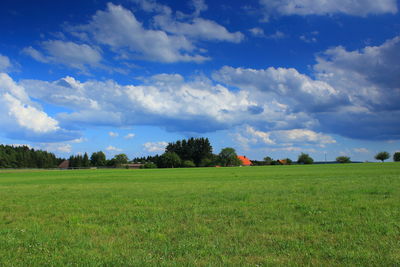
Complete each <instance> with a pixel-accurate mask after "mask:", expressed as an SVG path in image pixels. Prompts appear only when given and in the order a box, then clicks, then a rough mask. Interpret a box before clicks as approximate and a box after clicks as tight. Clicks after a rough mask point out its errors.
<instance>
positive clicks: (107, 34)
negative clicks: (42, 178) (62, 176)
mask: <svg viewBox="0 0 400 267" xmlns="http://www.w3.org/2000/svg"><path fill="white" fill-rule="evenodd" d="M398 9H399V2H398V1H396V0H380V1H370V0H357V1H354V0H336V1H318V0H282V1H281V0H254V1H219V0H215V1H207V0H191V1H161V0H159V1H155V0H154V1H151V0H118V1H102V0H96V1H95V0H93V1H89V0H88V1H49V0H40V1H22V0H5V1H2V8H1V9H0V25H1V28H0V130H1V134H0V143H3V144H27V145H29V146H31V147H34V148H38V149H46V150H48V151H51V152H54V153H56V154H57V155H59V156H62V157H68V156H69V155H71V154H76V153H82V152H89V153H92V152H94V151H99V150H102V151H104V152H106V154H107V156H108V157H112V156H113V155H115V154H118V153H126V154H127V155H128V156H129V157H130V158H133V157H136V156H144V155H153V154H156V153H162V152H163V150H164V147H165V145H166V144H167V143H168V142H172V141H176V140H178V139H183V138H188V137H192V136H193V137H208V138H209V139H210V140H211V142H212V144H213V146H214V152H215V153H218V152H219V151H220V149H221V148H223V147H227V146H229V147H234V148H235V149H236V150H237V152H238V154H243V155H246V156H248V157H250V158H252V159H262V158H264V157H265V156H271V157H273V158H284V157H290V158H292V159H297V156H298V155H299V154H300V153H301V152H306V153H309V154H310V155H311V156H313V157H314V159H316V160H324V158H325V155H326V156H327V159H328V160H334V159H335V158H336V157H337V156H339V155H347V156H350V157H351V158H352V159H353V160H361V161H365V160H368V161H373V160H374V159H373V156H374V155H375V154H376V152H379V151H382V150H386V151H389V152H390V153H393V152H395V151H398V150H400V123H399V119H398V118H400V104H399V103H400V64H399V62H400V15H399V10H398Z"/></svg>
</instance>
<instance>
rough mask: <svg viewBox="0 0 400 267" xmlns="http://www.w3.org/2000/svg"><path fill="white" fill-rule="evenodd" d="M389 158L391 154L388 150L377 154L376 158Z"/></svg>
mask: <svg viewBox="0 0 400 267" xmlns="http://www.w3.org/2000/svg"><path fill="white" fill-rule="evenodd" d="M388 158H390V154H389V153H388V152H386V151H382V152H379V153H378V154H376V155H375V159H377V160H381V161H382V162H384V161H385V160H387V159H388Z"/></svg>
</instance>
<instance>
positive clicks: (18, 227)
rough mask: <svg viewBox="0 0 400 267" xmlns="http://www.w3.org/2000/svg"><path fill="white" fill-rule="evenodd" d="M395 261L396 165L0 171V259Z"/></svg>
mask: <svg viewBox="0 0 400 267" xmlns="http://www.w3.org/2000/svg"><path fill="white" fill-rule="evenodd" d="M63 265H64V266H65V265H67V266H99V265H102V266H266V265H267V266H299V265H317V266H399V265H400V164H396V163H384V164H381V163H379V164H378V163H365V164H342V165H339V164H337V165H310V166H265V167H230V168H193V169H151V170H125V169H114V170H102V169H99V170H65V171H60V170H53V171H50V170H48V171H45V170H43V171H29V170H27V171H7V170H4V171H0V266H63Z"/></svg>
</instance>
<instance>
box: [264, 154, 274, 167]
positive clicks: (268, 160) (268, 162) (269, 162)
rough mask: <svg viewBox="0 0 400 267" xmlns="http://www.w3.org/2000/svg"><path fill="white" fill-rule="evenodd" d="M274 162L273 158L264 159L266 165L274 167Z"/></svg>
mask: <svg viewBox="0 0 400 267" xmlns="http://www.w3.org/2000/svg"><path fill="white" fill-rule="evenodd" d="M272 161H273V159H272V158H271V157H268V156H267V157H265V158H264V162H265V165H272V164H271V163H272Z"/></svg>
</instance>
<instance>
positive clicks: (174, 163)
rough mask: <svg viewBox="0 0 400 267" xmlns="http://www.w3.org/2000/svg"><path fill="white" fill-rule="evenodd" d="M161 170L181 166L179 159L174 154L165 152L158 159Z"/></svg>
mask: <svg viewBox="0 0 400 267" xmlns="http://www.w3.org/2000/svg"><path fill="white" fill-rule="evenodd" d="M160 165H161V166H159V167H161V168H176V167H180V165H181V158H180V157H179V156H178V154H176V153H175V152H165V153H164V154H162V155H161V158H160Z"/></svg>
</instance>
